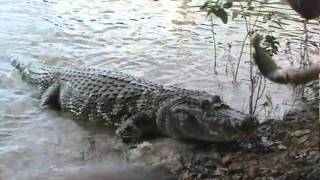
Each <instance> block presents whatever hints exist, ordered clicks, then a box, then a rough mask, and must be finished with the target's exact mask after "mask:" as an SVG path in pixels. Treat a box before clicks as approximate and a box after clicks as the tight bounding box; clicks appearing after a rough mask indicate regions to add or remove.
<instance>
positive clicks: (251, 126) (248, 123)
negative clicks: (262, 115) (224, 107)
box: [240, 115, 259, 132]
mask: <svg viewBox="0 0 320 180" xmlns="http://www.w3.org/2000/svg"><path fill="white" fill-rule="evenodd" d="M258 125H259V122H258V121H257V119H256V117H255V116H252V115H248V116H247V117H246V118H245V120H244V121H243V122H242V124H241V126H240V129H241V130H242V131H247V132H251V131H254V130H256V129H257V127H258Z"/></svg>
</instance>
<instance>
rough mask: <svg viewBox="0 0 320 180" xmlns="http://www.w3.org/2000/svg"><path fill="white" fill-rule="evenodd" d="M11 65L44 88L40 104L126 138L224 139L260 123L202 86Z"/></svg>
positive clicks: (240, 136)
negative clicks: (192, 87)
mask: <svg viewBox="0 0 320 180" xmlns="http://www.w3.org/2000/svg"><path fill="white" fill-rule="evenodd" d="M12 65H13V66H15V67H16V68H17V69H18V70H19V71H20V72H21V74H22V77H23V78H24V79H26V80H27V81H28V82H30V83H32V84H34V85H37V86H39V88H40V89H41V90H42V91H43V94H42V97H41V106H46V105H47V106H53V107H55V108H58V109H60V110H62V111H66V112H71V113H72V114H73V115H74V116H75V118H76V119H81V120H89V121H93V122H96V123H99V124H100V123H102V124H106V125H110V126H116V127H118V129H117V131H116V133H117V134H118V135H119V136H120V137H121V138H122V139H123V140H124V141H125V142H128V141H131V140H133V139H139V138H141V137H143V136H146V135H149V134H150V133H151V134H153V133H155V132H160V133H162V134H164V135H167V136H170V137H173V138H177V139H195V140H203V141H210V142H226V141H234V140H240V139H245V138H248V136H251V135H253V134H254V133H255V130H256V129H257V126H258V122H257V120H256V119H255V118H253V117H251V116H248V115H246V114H244V113H242V112H239V111H236V110H233V109H231V108H230V107H229V106H227V105H225V104H224V103H223V102H221V100H220V98H219V96H214V95H210V94H208V93H206V92H202V91H193V90H186V89H181V88H177V87H172V86H162V85H157V84H154V83H151V82H149V81H146V80H142V79H139V78H136V77H133V76H131V75H128V74H125V73H121V72H117V71H112V70H103V69H94V68H71V67H70V68H67V67H58V66H47V65H43V64H41V65H34V64H29V65H25V64H23V63H21V61H19V60H17V59H13V60H12Z"/></svg>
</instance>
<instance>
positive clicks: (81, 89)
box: [59, 68, 163, 125]
mask: <svg viewBox="0 0 320 180" xmlns="http://www.w3.org/2000/svg"><path fill="white" fill-rule="evenodd" d="M59 74H60V77H59V84H60V86H61V87H60V89H61V92H60V99H59V102H60V105H61V109H63V110H67V111H71V112H73V113H74V114H75V115H76V116H77V117H79V118H81V119H89V120H90V121H95V122H103V123H105V124H108V125H115V123H121V122H122V121H125V120H126V119H127V118H129V117H131V116H132V115H134V114H137V113H138V112H143V113H145V114H147V115H148V117H150V118H152V117H153V116H154V113H155V112H154V110H155V108H154V104H155V102H156V99H157V97H156V96H158V95H159V93H157V92H160V91H162V89H163V87H162V86H160V85H156V84H154V83H151V82H149V81H146V80H143V79H139V78H136V77H134V76H131V75H128V74H125V73H122V72H118V71H113V70H107V69H96V68H60V71H59Z"/></svg>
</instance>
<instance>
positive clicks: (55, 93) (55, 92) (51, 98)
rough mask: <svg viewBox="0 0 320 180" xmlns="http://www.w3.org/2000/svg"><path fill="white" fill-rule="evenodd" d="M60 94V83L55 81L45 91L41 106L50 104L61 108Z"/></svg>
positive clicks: (55, 107)
mask: <svg viewBox="0 0 320 180" xmlns="http://www.w3.org/2000/svg"><path fill="white" fill-rule="evenodd" d="M59 95H60V85H59V83H53V84H52V85H50V86H49V88H48V89H46V90H45V91H44V92H43V94H42V96H41V102H40V107H42V108H45V107H46V106H49V107H51V108H54V109H60V104H59Z"/></svg>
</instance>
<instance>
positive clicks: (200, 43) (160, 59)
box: [0, 0, 319, 180]
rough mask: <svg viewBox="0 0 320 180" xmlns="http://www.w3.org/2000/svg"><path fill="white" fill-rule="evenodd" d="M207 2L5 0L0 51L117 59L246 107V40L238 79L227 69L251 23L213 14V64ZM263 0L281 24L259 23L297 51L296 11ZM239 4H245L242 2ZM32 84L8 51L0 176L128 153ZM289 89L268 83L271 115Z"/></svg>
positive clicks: (91, 60)
mask: <svg viewBox="0 0 320 180" xmlns="http://www.w3.org/2000/svg"><path fill="white" fill-rule="evenodd" d="M202 4H203V1H200V0H198V1H190V0H175V1H174V0H159V1H152V0H139V1H132V0H123V1H114V0H81V1H74V0H63V1H58V0H45V1H39V0H10V1H5V0H0V52H1V54H4V55H17V56H20V57H21V56H22V57H33V58H37V59H39V61H40V60H41V61H44V62H47V63H50V64H56V65H68V66H91V67H102V68H103V67H106V68H111V69H117V70H120V71H123V72H127V73H129V74H132V75H135V76H139V77H143V78H146V79H148V80H151V81H153V82H156V83H160V84H164V85H175V86H179V87H184V88H189V89H197V90H204V91H208V92H210V93H212V94H218V95H221V96H222V97H223V100H224V101H226V102H227V103H228V104H230V105H231V106H232V107H233V108H236V109H239V110H243V111H246V112H247V111H248V96H249V81H248V77H249V69H248V67H249V66H248V63H246V62H247V61H248V60H249V56H248V53H247V52H248V48H245V53H244V55H243V63H241V66H240V71H239V77H238V79H239V82H238V83H237V84H236V85H235V84H233V83H232V77H231V74H230V73H226V69H227V67H228V64H229V65H230V63H233V64H234V63H236V60H237V58H238V56H239V54H240V50H241V45H242V41H243V39H244V37H245V34H246V26H245V23H244V21H243V19H241V18H240V17H238V18H235V19H234V20H233V21H230V22H229V23H228V24H226V25H224V24H221V23H220V20H219V19H215V21H214V22H215V30H216V39H217V42H218V51H217V53H218V69H217V71H218V74H215V73H214V71H213V57H214V55H213V49H212V38H211V36H212V34H211V31H210V22H209V19H208V18H207V17H206V14H205V13H203V12H199V7H196V6H198V5H202ZM242 5H245V3H242ZM258 5H259V3H257V6H258ZM262 9H263V10H264V11H267V12H275V15H274V17H276V18H277V19H280V20H281V23H282V26H283V29H281V28H279V26H277V25H275V23H264V22H262V20H259V22H258V25H259V27H261V28H262V29H264V32H266V31H268V32H272V33H273V34H274V35H275V36H277V37H280V42H281V46H282V47H285V41H286V40H289V41H290V42H291V48H292V56H293V57H297V58H298V57H299V48H300V44H301V42H300V41H301V37H302V31H301V28H302V23H301V22H300V19H299V17H298V16H297V15H296V14H295V13H294V12H293V11H291V10H290V9H288V6H286V5H284V4H282V3H279V2H278V1H272V2H270V3H269V4H265V5H264V6H263V7H262ZM234 10H239V4H236V5H235V7H234ZM317 28H318V26H317V23H316V22H311V24H309V29H310V31H311V32H310V33H309V35H310V36H311V40H313V41H315V42H317V41H318V39H319V36H318V35H317V32H318V29H317ZM228 44H231V50H230V48H229V46H228ZM283 49H284V48H282V51H281V52H280V53H279V59H280V60H283V61H281V62H280V63H281V64H282V65H284V66H288V65H289V63H288V61H286V59H288V57H289V56H288V55H287V54H286V53H285V51H283ZM35 92H36V90H35V89H34V88H32V87H30V86H29V85H27V84H26V83H24V82H22V80H21V79H20V76H19V75H18V73H17V72H16V71H15V70H14V69H13V68H12V67H11V66H10V65H9V63H8V60H7V58H5V57H4V58H0V95H1V96H0V103H1V104H2V106H1V107H0V113H1V114H0V175H2V176H3V178H5V179H18V180H21V179H43V178H44V177H46V178H48V177H49V179H59V177H60V175H61V174H64V173H68V172H74V171H76V170H78V169H79V168H84V167H86V166H87V165H90V164H96V163H103V164H108V165H110V164H111V165H112V164H116V165H117V164H119V163H120V164H121V163H124V162H125V161H126V159H125V158H124V156H125V154H126V151H127V149H126V146H124V145H123V144H122V143H121V142H120V141H119V139H117V138H116V137H114V136H113V135H112V134H113V131H110V130H105V131H102V132H101V131H100V130H97V129H95V128H89V127H81V126H79V125H78V124H76V123H75V122H74V121H73V120H72V119H71V118H69V117H67V116H65V115H63V114H59V113H58V112H54V111H50V110H41V109H39V108H38V103H39V100H37V99H36V98H34V96H33V94H34V93H35ZM291 92H292V89H291V87H288V86H283V85H275V84H272V83H270V82H267V87H266V90H265V93H266V94H267V95H269V96H271V97H272V102H273V108H272V109H271V113H270V114H271V117H282V116H283V114H284V112H285V111H286V110H288V109H289V108H290V106H291V104H292V102H293V97H292V95H291V94H292V93H291ZM265 101H266V98H264V99H262V100H261V102H260V105H259V107H258V113H259V117H260V119H261V120H263V119H264V117H266V116H267V114H266V113H265V110H264V106H263V105H261V104H263V103H264V102H265ZM267 109H268V108H267ZM268 110H270V109H268ZM170 142H172V141H170ZM173 142H174V141H173ZM155 156H156V155H155ZM141 161H144V160H141ZM136 162H138V163H139V161H136ZM47 176H48V177H47Z"/></svg>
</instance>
